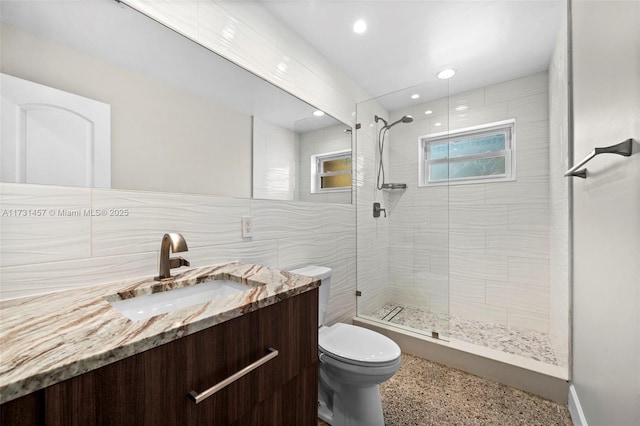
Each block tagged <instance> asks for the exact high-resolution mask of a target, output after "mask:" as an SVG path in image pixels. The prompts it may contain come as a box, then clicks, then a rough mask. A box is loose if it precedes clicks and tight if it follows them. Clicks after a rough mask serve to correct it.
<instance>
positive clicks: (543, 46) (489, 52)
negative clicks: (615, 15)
mask: <svg viewBox="0 0 640 426" xmlns="http://www.w3.org/2000/svg"><path fill="white" fill-rule="evenodd" d="M262 3H263V5H264V7H265V8H267V10H269V11H270V12H271V13H272V14H273V15H275V16H276V17H277V18H278V19H280V20H281V21H282V22H283V23H284V24H285V25H287V26H288V27H290V28H291V29H293V30H294V31H295V32H297V33H298V34H300V35H301V36H302V37H303V38H304V39H306V40H307V41H308V42H309V43H310V44H311V45H313V46H314V47H315V48H317V49H318V50H319V51H320V52H321V53H322V54H323V55H324V56H326V57H327V58H328V59H330V60H331V61H333V62H335V63H336V64H338V65H339V66H341V67H342V69H343V70H344V71H345V72H346V73H347V74H348V75H349V76H350V77H351V78H352V79H353V80H354V81H356V82H357V83H358V85H359V86H360V87H362V88H363V89H364V90H365V91H366V92H367V93H369V94H370V95H371V96H372V97H378V96H381V95H385V94H389V93H391V92H395V91H400V90H402V89H406V88H409V87H411V86H418V87H415V88H414V89H411V90H412V91H416V90H422V91H424V92H427V93H421V95H422V98H421V99H420V101H424V100H426V99H435V98H438V97H442V96H444V95H446V94H447V93H458V92H462V91H466V90H470V89H473V88H478V87H483V86H486V85H489V84H494V83H497V82H502V81H507V80H511V79H514V78H518V77H522V76H525V75H529V74H533V73H536V72H540V71H543V70H546V69H547V68H548V65H549V61H550V58H551V53H552V51H553V48H554V45H555V41H556V39H557V36H558V28H559V24H560V22H561V19H562V18H563V16H564V12H565V9H566V2H565V0H538V1H525V0H501V1H486V0H467V1H459V0H445V1H431V0H331V1H328V0H325V1H322V0H298V1H282V0H262ZM357 19H364V20H365V21H366V22H367V27H368V28H367V31H366V32H365V33H364V34H355V33H354V32H353V30H352V27H353V23H354V22H355V21H356V20H357ZM445 68H454V69H456V70H457V74H456V76H455V77H453V78H452V79H451V81H450V82H448V85H449V86H448V87H447V84H443V83H442V82H441V81H438V80H437V78H436V77H435V75H436V73H437V72H439V71H441V70H442V69H445ZM392 98H393V97H385V99H386V101H385V106H386V107H387V108H391V109H396V108H400V107H402V106H406V105H403V104H407V103H408V101H407V96H405V94H402V95H401V96H397V97H396V99H395V100H393V99H392Z"/></svg>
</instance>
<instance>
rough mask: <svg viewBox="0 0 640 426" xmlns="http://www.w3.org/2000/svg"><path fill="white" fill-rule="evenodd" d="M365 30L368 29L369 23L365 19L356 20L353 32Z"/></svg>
mask: <svg viewBox="0 0 640 426" xmlns="http://www.w3.org/2000/svg"><path fill="white" fill-rule="evenodd" d="M365 31H367V23H366V22H364V20H362V19H358V20H357V21H356V22H354V23H353V32H354V33H356V34H362V33H363V32H365Z"/></svg>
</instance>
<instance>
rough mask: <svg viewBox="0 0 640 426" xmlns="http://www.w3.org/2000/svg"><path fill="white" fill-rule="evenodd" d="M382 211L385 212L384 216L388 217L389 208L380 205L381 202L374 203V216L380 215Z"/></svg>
mask: <svg viewBox="0 0 640 426" xmlns="http://www.w3.org/2000/svg"><path fill="white" fill-rule="evenodd" d="M380 212H383V213H384V217H387V209H383V208H381V207H380V203H373V217H380Z"/></svg>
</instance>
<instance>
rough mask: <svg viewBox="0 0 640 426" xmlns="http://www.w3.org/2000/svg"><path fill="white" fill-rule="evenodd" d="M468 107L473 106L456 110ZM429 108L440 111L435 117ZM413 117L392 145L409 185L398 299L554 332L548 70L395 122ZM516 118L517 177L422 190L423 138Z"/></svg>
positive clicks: (394, 173)
mask: <svg viewBox="0 0 640 426" xmlns="http://www.w3.org/2000/svg"><path fill="white" fill-rule="evenodd" d="M451 84H452V85H453V84H454V83H453V80H452V83H451ZM451 89H452V90H453V89H454V87H451ZM459 105H466V106H467V107H468V109H466V110H464V111H456V110H455V108H456V107H457V106H459ZM426 110H431V111H433V114H431V115H425V114H424V111H426ZM405 114H412V115H413V117H414V120H415V121H414V122H413V123H411V124H402V125H397V126H396V127H394V128H393V129H392V130H391V131H390V140H389V147H390V165H391V167H390V169H389V172H388V173H389V175H390V179H391V181H393V182H396V181H397V182H404V183H407V184H408V185H409V188H408V189H407V191H406V193H404V194H403V195H402V196H401V197H400V199H399V201H398V203H397V204H396V205H395V207H394V208H393V209H392V210H391V212H390V218H389V220H390V252H391V253H392V256H393V259H391V264H390V270H391V272H390V278H391V284H392V289H393V291H394V293H395V294H393V295H392V296H391V297H392V298H393V299H395V300H396V301H398V302H400V303H405V304H409V305H413V306H416V305H417V306H420V305H422V306H426V307H429V308H430V309H432V310H434V311H435V312H442V313H446V312H447V310H449V313H450V314H451V315H453V316H459V317H463V318H468V319H472V320H477V321H483V322H491V323H498V324H503V325H507V326H510V327H518V328H525V329H531V330H536V331H540V332H544V333H547V332H548V331H549V112H548V82H547V73H546V72H542V73H538V74H534V75H531V76H528V77H523V78H519V79H516V80H511V81H507V82H504V83H500V84H496V85H492V86H488V87H484V88H480V89H476V90H472V91H469V92H465V93H460V94H456V95H452V96H450V97H449V98H445V99H438V100H435V101H431V102H426V103H423V104H419V105H417V106H414V107H412V108H411V109H406V110H400V111H394V112H393V113H392V114H391V120H392V121H395V120H397V119H398V118H400V117H401V116H403V115H405ZM512 118H513V119H515V120H516V130H515V133H516V180H515V181H513V182H495V183H478V184H467V185H449V186H431V187H421V188H418V187H417V180H418V158H417V157H418V139H419V137H420V136H424V135H428V134H432V133H438V132H442V131H446V130H456V129H460V128H466V127H471V126H476V125H480V124H486V123H491V122H496V121H501V120H507V119H512ZM436 123H442V124H441V125H440V126H437V125H436ZM447 126H448V127H447Z"/></svg>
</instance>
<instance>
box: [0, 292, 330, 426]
mask: <svg viewBox="0 0 640 426" xmlns="http://www.w3.org/2000/svg"><path fill="white" fill-rule="evenodd" d="M317 298H318V291H317V290H312V291H308V292H306V293H303V294H300V295H298V296H295V297H291V298H289V299H285V300H283V301H281V302H278V303H276V304H274V305H271V306H268V307H265V308H262V309H259V310H257V311H255V312H251V313H248V314H245V315H242V316H240V317H238V318H235V319H233V320H229V321H226V322H224V323H221V324H219V325H216V326H214V327H211V328H208V329H205V330H203V331H200V332H197V333H194V334H191V335H189V336H185V337H183V338H181V339H178V340H176V341H173V342H170V343H167V344H164V345H161V346H158V347H156V348H154V349H151V350H148V351H146V352H142V353H140V354H137V355H135V356H132V357H129V358H126V359H123V360H121V361H117V362H115V363H113V364H109V365H107V366H104V367H101V368H99V369H97V370H94V371H91V372H89V373H86V374H83V375H80V376H78V377H75V378H72V379H69V380H66V381H63V382H61V383H58V384H56V385H53V386H50V387H48V388H45V389H43V390H41V391H38V392H36V393H34V394H30V395H27V396H25V397H22V398H19V399H17V400H15V401H11V402H9V403H7V404H5V405H3V406H2V407H0V408H1V411H0V412H1V414H2V418H1V419H0V420H2V422H1V424H2V425H14V424H16V425H18V424H34V423H33V422H35V423H36V424H46V425H47V426H48V425H82V426H86V425H154V426H157V425H238V426H240V425H260V426H263V425H310V426H311V425H314V426H315V425H316V424H317V387H318V386H317V383H318V364H317V362H318V356H317V342H318V340H317V339H318V335H317V332H318V323H317V318H318V313H317V309H318V299H317ZM268 348H275V349H276V350H278V356H276V357H275V358H273V359H271V360H270V361H268V362H266V363H265V364H263V365H262V366H260V367H258V368H257V369H256V370H254V371H252V372H251V373H249V374H247V375H245V376H244V377H242V378H241V379H239V380H237V381H235V382H233V383H232V384H230V385H228V386H227V387H225V388H224V389H222V390H221V391H219V392H217V393H215V394H213V395H212V396H210V397H209V398H207V399H205V400H203V401H202V402H200V403H198V404H196V403H194V402H193V401H192V400H191V399H190V398H189V396H188V395H189V392H191V391H194V390H195V391H196V392H198V393H199V392H202V391H204V390H206V389H208V388H209V387H211V386H213V385H214V384H216V383H218V382H220V381H222V380H224V379H226V378H227V377H229V376H231V375H233V374H234V373H236V372H237V371H239V370H241V369H243V368H244V367H246V366H247V365H249V364H251V363H253V362H255V361H256V360H258V359H260V358H261V357H263V356H265V355H267V353H268ZM21 412H22V413H23V415H22V416H20V413H21ZM27 413H28V416H27V415H25V414H27ZM14 416H17V417H14ZM33 419H36V420H33ZM23 420H24V421H26V423H23V422H22V421H23Z"/></svg>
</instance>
